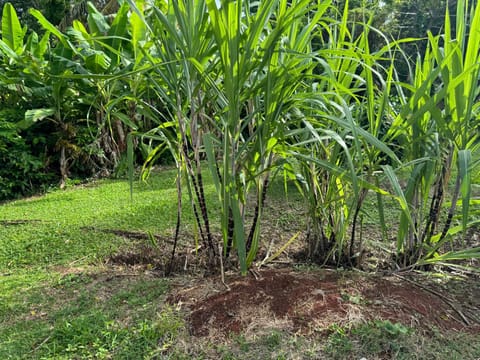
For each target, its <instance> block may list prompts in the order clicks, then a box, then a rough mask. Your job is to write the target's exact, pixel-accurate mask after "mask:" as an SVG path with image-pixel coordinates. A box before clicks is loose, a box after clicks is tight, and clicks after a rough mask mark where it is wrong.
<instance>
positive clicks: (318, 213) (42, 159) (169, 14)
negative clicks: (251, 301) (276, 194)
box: [0, 0, 480, 272]
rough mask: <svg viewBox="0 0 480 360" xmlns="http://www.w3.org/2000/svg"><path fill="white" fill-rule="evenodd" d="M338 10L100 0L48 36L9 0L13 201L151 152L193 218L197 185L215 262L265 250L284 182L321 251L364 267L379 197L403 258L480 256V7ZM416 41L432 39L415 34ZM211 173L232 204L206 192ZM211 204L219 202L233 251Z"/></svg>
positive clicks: (8, 189) (6, 93) (8, 149)
mask: <svg viewBox="0 0 480 360" xmlns="http://www.w3.org/2000/svg"><path fill="white" fill-rule="evenodd" d="M110 3H111V2H109V4H103V5H105V6H106V7H108V9H109V10H111V9H112V7H111V6H110V5H111V4H110ZM429 3H430V2H429ZM43 4H50V3H47V2H45V3H43ZM442 4H443V3H442ZM107 5H109V6H107ZM337 5H338V6H333V5H332V3H331V1H327V0H325V1H319V2H318V3H315V2H311V1H306V0H294V1H286V0H277V1H269V2H260V3H250V2H249V1H236V2H229V1H221V2H217V1H214V0H205V1H193V0H184V1H178V2H166V1H155V2H152V1H141V0H138V1H133V0H129V1H119V2H118V6H116V7H115V12H114V13H113V14H106V13H102V12H101V11H99V10H97V8H96V7H95V6H94V5H93V4H92V3H87V4H86V7H85V8H84V10H85V11H86V12H84V11H83V10H82V12H81V13H82V14H83V15H82V16H84V15H86V16H84V17H80V18H82V19H84V21H83V22H82V21H80V20H73V22H72V25H71V26H70V27H68V28H66V29H65V30H63V29H62V31H60V30H59V28H58V27H56V26H55V25H56V24H53V23H52V21H53V20H52V19H47V18H46V16H45V15H44V14H43V13H42V12H41V11H39V10H38V9H32V10H30V12H29V14H30V15H31V16H32V17H34V18H35V19H36V21H37V24H38V25H37V26H38V27H39V29H38V32H36V31H33V30H31V29H30V31H28V29H27V28H26V27H24V26H23V25H22V23H21V22H20V20H19V18H18V15H17V13H16V11H15V8H14V7H13V6H12V5H11V4H9V3H7V4H5V5H4V7H3V13H2V40H1V41H0V52H1V58H0V60H1V63H0V88H1V90H2V91H1V95H0V96H1V99H2V102H1V104H0V114H2V116H1V118H0V156H3V157H4V159H5V160H4V166H3V167H2V173H1V174H0V185H2V189H1V191H0V197H1V198H8V197H11V196H12V195H16V194H27V193H29V192H31V191H32V190H34V189H36V188H37V187H38V186H39V185H41V184H44V183H45V181H46V180H50V179H51V177H52V170H53V169H56V172H55V176H56V177H57V178H58V179H59V180H60V183H61V186H64V185H65V183H66V182H67V180H68V179H69V178H70V177H72V176H75V175H78V176H81V177H88V176H103V175H106V174H111V173H112V172H114V171H116V169H117V170H118V169H122V168H125V167H126V166H127V165H126V164H128V166H129V167H130V171H129V173H130V175H132V174H133V171H132V165H133V164H134V162H135V160H136V159H137V160H141V161H142V162H144V163H145V166H144V170H145V174H148V169H149V168H150V167H151V166H153V165H155V164H156V161H158V160H159V159H160V158H161V157H162V156H164V154H165V153H166V152H168V153H169V154H170V156H171V157H172V159H173V161H174V162H175V164H176V166H177V170H178V174H177V177H178V179H177V190H178V194H179V196H178V201H179V207H178V221H180V218H181V208H182V206H181V198H182V197H181V195H182V192H183V191H187V192H188V194H189V195H190V199H191V206H192V207H193V210H194V214H195V216H196V225H197V231H198V239H195V243H196V245H197V242H198V241H199V242H200V243H201V245H202V247H203V249H204V251H206V253H207V254H208V259H209V264H210V265H211V266H212V267H216V266H217V265H220V266H221V265H222V264H223V263H222V261H220V260H221V259H230V258H231V257H232V256H233V255H232V254H234V253H235V254H236V259H238V264H239V267H240V269H241V271H242V272H245V271H246V270H247V268H248V267H249V266H250V265H251V264H252V263H253V262H254V261H255V260H256V256H257V253H258V249H259V247H260V245H261V244H260V239H261V238H260V234H261V218H262V208H263V206H264V201H265V196H266V193H267V189H268V186H269V184H270V182H271V178H272V177H273V176H275V175H276V174H283V176H284V179H285V181H286V182H293V183H295V184H296V185H297V187H298V188H299V190H300V191H301V193H302V194H303V196H304V198H305V204H306V209H307V213H308V229H307V231H306V233H307V254H308V257H309V258H310V259H311V260H313V261H316V262H319V263H333V264H336V265H343V266H358V265H359V264H360V262H361V258H362V253H363V251H364V249H363V243H362V236H361V227H362V208H363V205H364V201H365V199H366V197H367V195H368V194H369V193H372V192H373V193H375V194H376V195H377V207H378V211H379V214H380V215H379V219H378V221H379V222H380V223H381V226H382V228H383V234H384V237H385V240H388V239H387V228H388V227H389V224H388V223H387V220H386V219H385V216H384V214H383V202H384V201H385V199H386V198H389V199H394V200H395V201H397V202H398V207H399V209H400V211H401V213H402V215H401V219H400V225H399V229H398V233H397V241H396V247H395V248H396V258H395V259H396V261H397V265H398V266H401V267H409V266H414V265H419V264H423V265H425V264H430V263H432V262H440V261H441V262H446V261H451V260H458V259H463V258H469V257H478V256H480V254H479V251H478V249H477V248H472V249H463V250H461V251H453V250H451V249H449V250H448V251H447V248H446V246H445V245H447V244H449V243H450V242H451V241H453V239H455V236H457V235H458V234H460V233H463V234H464V235H465V233H466V230H467V228H468V227H470V226H473V225H474V224H475V223H476V222H478V220H476V219H475V218H474V219H473V220H472V217H471V215H472V207H474V206H476V204H477V202H476V200H475V199H471V191H470V189H471V182H472V173H474V172H475V171H476V169H478V165H479V160H478V149H479V142H478V137H479V114H478V110H479V102H478V101H479V100H478V99H479V86H478V75H479V66H480V65H479V48H480V36H479V35H478V33H477V32H475V31H474V30H472V29H477V28H479V27H480V6H476V5H475V4H473V5H472V4H471V3H469V2H468V1H458V2H457V3H456V4H455V7H454V8H452V9H453V10H454V12H455V17H453V16H451V14H450V10H449V9H447V10H446V12H443V11H444V10H443V9H442V13H443V15H439V13H438V12H437V10H439V7H434V8H432V9H434V10H435V11H433V10H432V11H431V12H430V13H429V14H430V15H429V16H430V17H428V16H425V17H424V18H422V19H421V21H419V22H420V23H421V24H423V25H422V27H420V28H418V29H417V30H412V27H411V26H408V21H411V17H410V15H411V14H410V13H409V12H410V11H411V8H409V7H408V6H414V5H415V4H414V2H412V1H403V2H389V1H381V2H380V1H379V2H371V1H365V2H362V3H361V4H360V3H359V2H353V1H352V4H349V3H348V1H345V2H341V4H337ZM422 6H427V5H426V4H425V3H424V4H423V5H422ZM450 6H452V4H450ZM352 9H353V10H352ZM359 9H361V10H359ZM365 9H366V10H368V11H364V10H365ZM388 9H393V10H394V11H393V14H399V17H398V18H397V17H392V12H388ZM409 9H410V10H409ZM108 13H110V11H108ZM46 14H48V12H46ZM402 16H404V17H403V18H402ZM22 17H23V15H22ZM438 18H441V19H442V22H443V26H438V23H437V20H436V19H438ZM402 19H403V20H402ZM432 19H433V20H432ZM455 19H456V20H457V21H454V20H455ZM458 19H462V21H458ZM49 20H51V21H49ZM407 20H408V21H407ZM62 21H63V20H62ZM63 24H65V22H64V23H63ZM414 24H417V22H416V21H414ZM62 26H63V25H62ZM404 26H407V27H408V29H410V30H409V31H411V32H410V33H409V32H407V31H406V30H405V31H404ZM412 26H413V25H412ZM60 28H62V27H61V26H60ZM379 29H380V30H379ZM381 30H382V31H381ZM427 30H431V31H427ZM416 35H418V36H419V37H422V38H424V39H423V40H422V41H417V40H415V39H411V38H410V39H404V36H416ZM395 39H398V40H395ZM405 46H407V47H405ZM408 46H410V47H408ZM412 46H413V48H415V49H416V48H417V47H418V48H419V49H420V51H416V50H415V52H412ZM417 55H418V57H417ZM412 58H413V59H414V60H415V61H416V64H415V63H413V62H411V60H412ZM13 154H18V155H15V156H12V155H13ZM205 173H208V175H209V176H211V177H212V178H213V182H214V186H215V189H216V192H217V195H218V202H216V203H211V202H210V203H208V202H207V200H206V197H205V194H204V185H203V179H204V177H205ZM7 174H9V175H8V176H7ZM405 177H406V178H407V183H406V184H402V182H403V180H402V179H403V178H405ZM450 177H453V178H454V179H455V180H454V185H453V190H452V196H451V197H447V193H448V185H449V179H450ZM432 189H433V190H432ZM211 206H215V207H219V208H220V209H221V233H222V242H221V244H220V246H219V245H218V244H217V241H216V240H215V236H214V233H213V230H212V226H211V221H210V218H209V210H208V209H209V207H211ZM457 207H459V208H461V211H460V212H458V211H456V209H457ZM179 226H180V224H179V222H178V223H177V232H176V236H175V243H176V241H177V238H178V229H179ZM291 241H293V239H292V240H291ZM174 257H175V246H174V248H173V251H172V260H173V258H174Z"/></svg>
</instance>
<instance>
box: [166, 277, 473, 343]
mask: <svg viewBox="0 0 480 360" xmlns="http://www.w3.org/2000/svg"><path fill="white" fill-rule="evenodd" d="M258 275H259V276H258V278H257V277H253V276H251V275H249V276H248V277H236V278H233V279H231V280H230V281H227V283H228V285H229V287H230V290H225V288H224V287H223V289H222V288H221V286H222V285H221V282H220V281H218V279H217V281H214V280H212V279H210V280H206V281H205V283H204V284H203V285H198V284H197V285H196V286H194V287H191V288H185V286H182V289H181V290H179V291H177V292H176V293H175V294H174V295H172V296H171V297H170V302H175V303H177V304H178V303H182V304H185V305H187V306H188V307H189V309H190V316H189V320H190V325H191V331H192V334H193V335H197V336H205V335H225V336H227V335H228V334H229V333H231V332H240V331H242V332H248V331H252V330H255V331H258V330H259V329H262V328H282V329H285V328H286V329H288V330H291V331H299V332H302V333H310V332H313V331H320V332H321V331H328V328H329V327H330V326H331V325H332V324H336V325H341V326H343V325H348V324H355V323H361V322H366V321H369V320H375V319H383V320H391V321H392V322H400V323H402V324H404V325H407V326H412V327H416V328H418V327H421V328H424V329H426V330H428V329H429V328H431V327H432V326H434V327H437V328H439V329H441V330H442V329H444V330H447V329H454V330H460V329H462V330H467V331H470V332H478V331H480V326H478V323H476V322H475V320H478V319H475V318H474V316H473V317H472V316H469V313H468V311H472V310H471V309H472V308H471V307H470V308H469V310H468V311H467V309H463V308H462V305H461V304H460V303H458V302H457V301H456V299H454V298H452V297H449V296H448V295H449V294H446V293H445V291H444V290H442V289H435V290H433V289H429V287H427V286H424V285H422V284H420V283H418V284H416V283H415V281H407V279H402V278H399V277H389V278H382V277H379V276H371V275H370V276H366V275H361V274H358V273H353V272H334V271H327V270H324V271H315V272H306V271H302V272H295V271H291V270H278V269H277V270H264V271H260V272H259V273H258ZM430 285H431V284H430ZM474 290H475V291H477V293H476V294H473V295H472V298H477V299H478V298H479V296H480V289H479V288H476V289H474ZM212 292H213V293H214V294H213V295H212ZM474 306H475V309H474V310H473V311H474V312H475V311H477V314H479V313H480V310H479V308H478V306H480V304H478V303H476V304H474Z"/></svg>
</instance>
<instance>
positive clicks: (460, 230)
mask: <svg viewBox="0 0 480 360" xmlns="http://www.w3.org/2000/svg"><path fill="white" fill-rule="evenodd" d="M456 17H457V21H456V27H455V28H452V27H451V22H450V14H449V11H448V8H447V10H446V15H445V27H444V32H443V34H441V35H439V36H433V35H432V34H429V35H428V46H427V49H426V52H425V56H424V57H423V59H420V58H419V59H418V61H417V64H416V67H415V73H414V76H413V81H412V84H410V85H407V84H404V88H405V93H404V92H399V94H400V95H401V96H400V100H401V101H402V103H403V108H402V109H401V111H400V112H399V114H398V116H397V118H396V119H395V121H394V122H393V124H392V127H391V131H390V135H391V138H390V141H392V142H393V141H396V142H398V144H400V146H401V149H402V151H401V158H402V163H403V164H402V166H400V167H396V168H394V167H393V166H389V165H386V166H384V167H383V171H384V174H385V176H386V178H387V179H388V181H389V182H390V184H391V187H392V189H393V191H392V194H393V196H394V197H395V198H396V200H397V201H398V204H399V205H400V209H401V218H400V224H399V229H398V236H397V244H396V254H397V255H396V260H397V265H398V266H399V267H402V268H404V267H410V266H415V265H431V264H433V263H443V262H449V261H452V260H459V259H466V258H474V257H480V250H479V249H478V248H470V249H465V248H464V245H462V246H461V247H462V250H459V251H455V249H454V248H452V247H448V248H446V245H447V244H451V245H453V240H454V239H455V236H457V239H460V240H461V239H463V238H464V237H465V234H466V230H467V229H468V228H469V227H470V226H472V225H473V224H475V223H478V219H472V218H471V216H470V215H471V214H470V204H471V201H472V199H471V177H472V173H475V172H477V171H478V166H479V162H478V157H477V160H476V161H474V158H475V156H474V155H475V154H478V150H479V141H478V139H479V132H478V127H479V119H480V118H479V113H478V110H479V94H480V87H479V67H480V34H479V32H478V29H479V27H480V5H479V4H476V5H475V4H474V3H469V2H468V1H466V0H461V1H458V2H457V13H456ZM401 176H407V177H408V181H407V183H406V185H405V186H403V187H402V185H401V181H400V180H399V178H400V177H401ZM451 178H453V180H452V181H450V179H451ZM458 207H460V208H461V212H460V213H458V212H457V211H456V210H457V208H458ZM460 234H461V235H460ZM458 235H460V236H458Z"/></svg>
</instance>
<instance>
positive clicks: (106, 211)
mask: <svg viewBox="0 0 480 360" xmlns="http://www.w3.org/2000/svg"><path fill="white" fill-rule="evenodd" d="M174 179H175V172H174V171H171V170H166V171H162V172H161V173H157V174H155V175H154V176H153V177H152V178H151V179H150V180H149V182H148V183H147V184H146V183H141V182H136V183H135V186H134V194H133V200H131V199H130V194H129V186H128V183H127V182H126V181H124V180H107V181H99V182H95V183H92V184H88V185H81V186H77V187H71V188H68V189H67V190H65V191H52V192H51V193H49V194H46V195H45V196H42V197H35V198H30V199H24V200H17V201H13V202H10V203H5V204H3V205H1V206H0V221H1V224H2V225H1V227H0V359H88V358H92V359H148V358H159V359H164V358H171V359H190V358H194V359H212V358H215V359H216V358H219V359H252V358H258V359H291V358H305V359H318V358H327V359H329V358H333V359H335V358H338V359H342V358H361V357H362V356H364V357H366V358H369V359H370V358H381V357H382V356H384V355H385V354H390V355H394V356H396V357H397V358H404V359H409V358H425V359H429V358H437V359H455V358H458V359H475V358H479V357H480V339H479V338H478V336H474V335H467V334H463V333H460V334H457V335H453V334H452V335H445V334H444V333H435V332H434V333H432V334H424V333H422V332H420V331H417V330H415V329H410V328H406V327H403V326H401V325H397V324H390V325H388V324H386V323H382V322H380V323H368V324H363V325H361V326H358V327H355V328H340V327H335V326H333V327H332V328H331V329H329V330H327V332H325V331H323V332H319V334H313V335H308V336H304V335H299V334H292V333H290V332H288V331H284V330H282V329H270V330H268V329H267V330H266V331H263V332H262V333H259V334H254V335H253V337H252V336H251V335H249V336H246V335H244V334H232V335H231V336H230V337H228V338H227V339H226V340H221V341H218V340H212V339H208V338H207V339H197V338H193V337H192V336H191V335H189V331H188V325H187V320H186V318H185V314H184V313H183V312H182V311H180V310H179V309H177V308H175V307H173V306H172V305H168V304H167V303H166V301H165V299H166V297H167V295H168V294H169V291H170V290H171V288H172V286H173V283H174V282H176V281H177V280H178V278H177V279H166V278H161V277H158V275H156V274H154V273H153V272H151V271H149V269H148V267H147V268H144V267H143V268H139V269H137V268H127V267H119V266H113V265H112V264H106V263H105V261H104V260H105V259H106V258H107V257H108V256H109V255H112V254H114V253H116V252H118V251H120V250H122V249H131V248H133V247H135V246H138V245H139V244H138V242H139V241H140V242H141V241H142V240H136V241H133V240H132V239H126V238H124V237H119V236H116V235H114V234H112V233H106V232H103V231H102V230H108V229H116V230H123V231H140V232H144V233H145V232H148V231H151V232H152V233H155V234H162V235H168V236H170V235H172V233H173V228H174V225H175V216H176V196H177V195H176V190H175V183H174ZM207 181H208V179H207ZM211 190H212V189H211V185H210V183H207V196H209V197H210V196H213V192H212V191H211ZM185 200H186V199H185ZM285 201H288V202H289V204H290V206H291V212H289V211H283V210H282V211H281V212H279V211H278V209H277V207H279V206H280V204H281V203H284V202H285ZM282 206H283V207H282V209H285V204H283V205H282ZM210 211H211V213H212V219H214V220H215V219H218V216H216V215H217V212H218V209H215V208H212V209H210ZM266 211H267V212H268V213H267V214H266V220H267V222H269V223H270V224H271V225H272V227H273V228H276V229H278V231H289V230H291V231H298V229H301V228H302V227H303V226H304V225H305V224H304V220H302V219H301V216H299V215H298V214H300V215H301V214H302V213H303V211H304V210H303V208H302V205H301V200H300V198H299V196H298V194H296V193H295V191H294V190H293V187H292V188H289V195H288V200H285V195H284V192H283V184H281V182H279V183H274V184H273V187H272V189H271V193H270V197H269V202H268V205H267V207H266ZM296 214H297V215H296ZM183 215H184V216H183V228H184V230H185V231H191V230H192V224H193V216H192V214H191V212H189V211H188V206H186V207H185V211H184V214H183ZM373 216H375V215H373ZM33 220H35V221H33ZM145 241H147V240H145ZM299 271H301V270H299ZM392 329H393V330H392ZM387 330H390V332H389V331H387ZM467 345H468V346H467Z"/></svg>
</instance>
